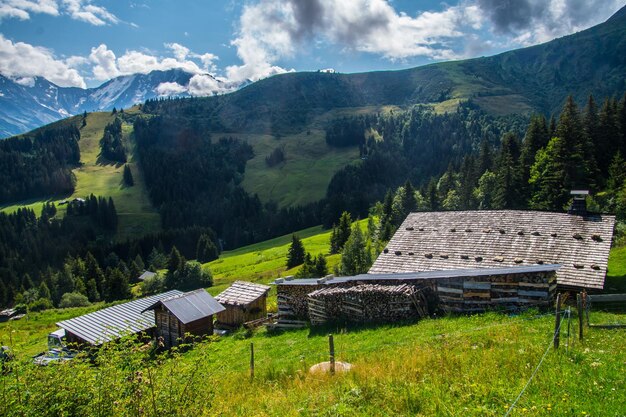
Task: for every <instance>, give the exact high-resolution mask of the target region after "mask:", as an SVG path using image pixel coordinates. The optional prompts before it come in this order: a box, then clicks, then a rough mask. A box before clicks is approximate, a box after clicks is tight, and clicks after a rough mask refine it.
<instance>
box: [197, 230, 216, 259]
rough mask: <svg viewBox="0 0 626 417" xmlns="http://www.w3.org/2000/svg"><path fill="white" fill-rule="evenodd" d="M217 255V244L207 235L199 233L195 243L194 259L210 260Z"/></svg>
mask: <svg viewBox="0 0 626 417" xmlns="http://www.w3.org/2000/svg"><path fill="white" fill-rule="evenodd" d="M218 257H219V253H218V250H217V246H215V243H213V241H212V240H211V238H210V237H209V235H207V234H203V235H200V238H199V239H198V244H197V245H196V259H197V260H198V262H201V263H206V262H211V261H213V260H215V259H217V258H218Z"/></svg>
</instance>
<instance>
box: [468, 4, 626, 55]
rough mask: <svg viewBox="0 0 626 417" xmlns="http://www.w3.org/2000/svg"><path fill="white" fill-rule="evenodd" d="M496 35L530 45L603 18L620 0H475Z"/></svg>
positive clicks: (585, 26) (612, 11) (612, 10)
mask: <svg viewBox="0 0 626 417" xmlns="http://www.w3.org/2000/svg"><path fill="white" fill-rule="evenodd" d="M477 5H478V6H479V7H480V9H481V10H482V11H483V13H484V14H485V15H486V16H488V18H489V21H490V22H491V24H492V29H493V31H494V32H495V33H496V34H500V35H503V36H509V37H511V38H512V41H513V43H518V44H521V45H531V44H534V43H538V42H545V41H548V40H551V39H554V38H556V37H558V36H563V35H566V34H568V33H573V32H576V31H579V30H582V29H585V28H587V27H589V26H592V25H594V24H597V23H599V22H602V21H604V20H606V19H607V18H608V17H610V16H611V15H612V14H613V13H615V12H616V11H617V10H618V9H619V8H620V7H622V6H623V5H624V3H623V0H595V1H589V0H477Z"/></svg>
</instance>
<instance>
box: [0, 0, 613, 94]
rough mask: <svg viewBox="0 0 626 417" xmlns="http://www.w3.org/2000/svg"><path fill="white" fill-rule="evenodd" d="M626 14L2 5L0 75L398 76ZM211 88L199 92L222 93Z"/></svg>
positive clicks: (580, 3)
mask: <svg viewBox="0 0 626 417" xmlns="http://www.w3.org/2000/svg"><path fill="white" fill-rule="evenodd" d="M623 5H624V0H449V1H447V2H441V1H433V0H426V1H408V0H389V1H387V0H246V1H238V0H224V1H219V0H211V1H207V0H176V1H173V0H171V1H166V0H133V1H130V2H129V1H120V0H115V1H114V0H0V73H2V74H3V75H5V76H9V77H11V78H12V79H15V80H17V81H19V82H20V83H22V84H24V85H27V84H28V83H29V82H31V81H30V80H32V77H34V76H43V77H46V78H48V79H49V80H50V81H52V82H55V83H57V84H59V85H62V86H78V87H86V86H89V87H91V86H96V85H99V84H101V83H102V82H104V81H106V80H108V79H110V78H112V77H115V76H118V75H125V74H129V73H133V72H144V73H145V72H149V71H150V70H153V69H168V68H175V67H180V68H185V69H187V70H188V71H190V72H193V73H196V74H198V75H202V74H205V73H210V74H212V75H213V76H215V77H216V78H217V79H219V80H220V81H222V84H221V85H223V86H225V87H224V88H228V86H229V85H230V84H229V83H232V84H233V85H234V84H236V83H238V82H241V81H243V80H246V79H252V80H256V79H259V78H263V77H267V76H269V75H273V74H276V73H280V72H285V71H291V70H296V71H308V70H318V69H326V68H333V69H335V70H337V71H340V72H358V71H371V70H381V69H402V68H407V67H412V66H417V65H423V64H427V63H431V62H437V61H441V60H449V59H462V58H471V57H476V56H482V55H492V54H495V53H498V52H502V51H505V50H509V49H514V48H519V47H523V46H528V45H532V44H536V43H540V42H544V41H548V40H550V39H553V38H555V37H558V36H563V35H566V34H569V33H573V32H575V31H579V30H582V29H585V28H587V27H590V26H593V25H595V24H597V23H600V22H602V21H604V20H606V19H607V18H608V17H610V16H611V15H612V14H613V13H614V12H615V11H617V10H618V9H619V8H620V7H622V6H623ZM200 81H201V80H200ZM198 85H199V86H200V87H201V86H202V85H205V84H202V83H199V84H198ZM209 87H210V88H208V89H205V90H204V91H205V92H206V91H210V92H219V91H218V89H216V87H215V85H211V86H209ZM220 88H221V87H220ZM198 91H199V94H201V93H202V91H203V89H202V88H199V89H198Z"/></svg>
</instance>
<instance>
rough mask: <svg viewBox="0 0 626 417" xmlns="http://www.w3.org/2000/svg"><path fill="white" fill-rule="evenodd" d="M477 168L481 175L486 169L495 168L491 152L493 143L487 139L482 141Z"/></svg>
mask: <svg viewBox="0 0 626 417" xmlns="http://www.w3.org/2000/svg"><path fill="white" fill-rule="evenodd" d="M476 168H477V172H478V175H479V176H481V175H483V173H484V172H485V171H488V170H492V169H493V155H492V152H491V145H490V144H489V142H488V141H487V139H483V140H482V142H480V150H479V152H478V163H477V166H476Z"/></svg>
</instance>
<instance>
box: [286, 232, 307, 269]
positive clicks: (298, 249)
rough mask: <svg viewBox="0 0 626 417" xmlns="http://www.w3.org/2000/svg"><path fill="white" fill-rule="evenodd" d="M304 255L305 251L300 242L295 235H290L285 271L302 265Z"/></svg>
mask: <svg viewBox="0 0 626 417" xmlns="http://www.w3.org/2000/svg"><path fill="white" fill-rule="evenodd" d="M304 255H305V250H304V245H303V244H302V241H301V240H300V238H298V236H296V235H295V234H294V235H291V245H290V246H289V251H288V252H287V269H291V268H293V267H295V266H298V265H301V264H303V263H304Z"/></svg>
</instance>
